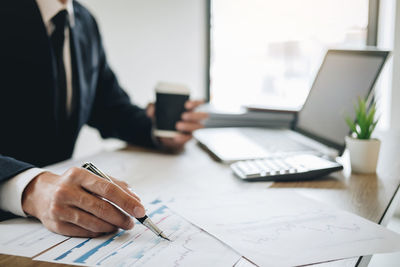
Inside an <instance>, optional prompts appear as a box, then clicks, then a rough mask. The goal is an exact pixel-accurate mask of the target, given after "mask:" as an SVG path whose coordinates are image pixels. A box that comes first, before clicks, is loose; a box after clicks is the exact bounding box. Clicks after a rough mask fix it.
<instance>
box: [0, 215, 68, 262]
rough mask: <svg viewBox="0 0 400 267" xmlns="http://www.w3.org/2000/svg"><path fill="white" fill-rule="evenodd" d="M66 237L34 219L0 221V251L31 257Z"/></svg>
mask: <svg viewBox="0 0 400 267" xmlns="http://www.w3.org/2000/svg"><path fill="white" fill-rule="evenodd" d="M66 239H68V237H65V236H62V235H58V234H54V233H52V232H50V231H49V230H47V229H46V228H45V227H44V226H43V224H41V223H40V222H39V221H38V220H35V219H27V218H18V219H12V220H7V221H4V222H0V253H1V254H10V255H15V256H24V257H33V256H36V255H37V254H39V253H40V252H42V251H44V250H46V249H48V248H51V247H52V246H54V245H57V244H58V243H61V242H62V241H64V240H66Z"/></svg>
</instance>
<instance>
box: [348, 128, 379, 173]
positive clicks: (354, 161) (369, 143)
mask: <svg viewBox="0 0 400 267" xmlns="http://www.w3.org/2000/svg"><path fill="white" fill-rule="evenodd" d="M346 147H347V149H348V150H349V154H350V162H351V170H352V171H353V172H358V173H374V172H375V171H376V165H377V164H378V157H379V149H380V147H381V141H380V140H378V139H368V140H363V139H356V138H353V137H350V136H346Z"/></svg>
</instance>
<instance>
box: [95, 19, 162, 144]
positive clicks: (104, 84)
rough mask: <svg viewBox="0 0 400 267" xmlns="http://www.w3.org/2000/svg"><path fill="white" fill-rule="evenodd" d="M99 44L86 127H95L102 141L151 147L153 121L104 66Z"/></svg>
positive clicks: (104, 56) (104, 61) (102, 51)
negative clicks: (92, 98) (94, 92)
mask: <svg viewBox="0 0 400 267" xmlns="http://www.w3.org/2000/svg"><path fill="white" fill-rule="evenodd" d="M96 31H97V36H98V43H99V51H100V53H99V54H100V55H99V68H100V69H99V70H100V71H99V77H98V81H97V88H96V97H95V101H94V104H93V108H92V110H91V115H90V118H89V121H88V124H89V125H90V126H92V127H95V128H97V129H98V130H99V131H100V134H101V136H102V137H103V138H108V137H114V138H118V139H121V140H124V141H126V142H128V143H131V144H135V145H141V146H147V147H154V146H155V143H154V142H153V139H152V135H151V129H152V121H151V119H150V118H148V117H147V115H146V111H145V110H144V109H141V108H139V107H138V106H136V105H133V104H132V103H131V101H130V98H129V96H128V95H127V93H126V92H125V91H124V90H123V89H122V88H121V87H120V86H119V84H118V80H117V78H116V76H115V74H114V72H113V71H112V70H111V68H110V66H109V65H108V63H107V60H106V55H105V51H104V48H103V45H102V42H101V37H100V34H99V32H98V29H97V26H96Z"/></svg>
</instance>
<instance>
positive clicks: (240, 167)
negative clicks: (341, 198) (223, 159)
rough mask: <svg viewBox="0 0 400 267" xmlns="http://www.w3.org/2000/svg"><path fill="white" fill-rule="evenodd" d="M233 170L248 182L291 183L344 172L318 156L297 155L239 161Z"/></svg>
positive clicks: (337, 165)
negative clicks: (340, 171)
mask: <svg viewBox="0 0 400 267" xmlns="http://www.w3.org/2000/svg"><path fill="white" fill-rule="evenodd" d="M231 169H232V170H233V172H234V173H235V175H236V176H238V177H239V178H241V179H243V180H246V181H291V180H306V179H314V178H318V177H321V176H324V175H327V174H329V173H332V172H335V171H339V170H342V169H343V166H342V165H341V164H340V163H338V162H336V161H334V160H331V159H326V158H323V157H320V156H317V155H313V154H300V155H299V154H297V155H290V156H285V157H284V156H282V157H272V158H263V159H253V160H243V161H238V162H235V163H233V164H232V165H231Z"/></svg>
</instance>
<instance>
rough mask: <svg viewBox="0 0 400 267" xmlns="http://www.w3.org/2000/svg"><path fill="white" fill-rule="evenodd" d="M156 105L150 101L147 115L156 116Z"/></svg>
mask: <svg viewBox="0 0 400 267" xmlns="http://www.w3.org/2000/svg"><path fill="white" fill-rule="evenodd" d="M155 110H156V109H155V106H154V103H149V104H148V105H147V107H146V115H147V117H149V118H154V113H155Z"/></svg>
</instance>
